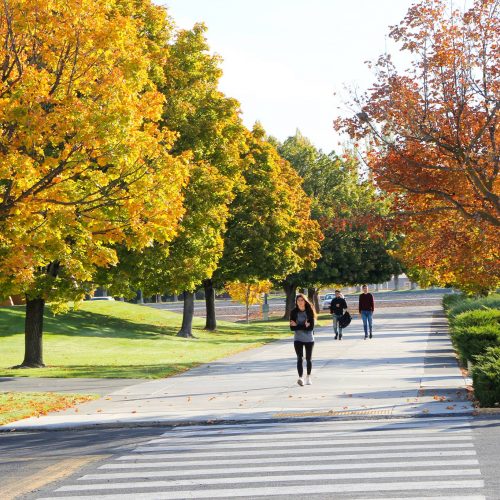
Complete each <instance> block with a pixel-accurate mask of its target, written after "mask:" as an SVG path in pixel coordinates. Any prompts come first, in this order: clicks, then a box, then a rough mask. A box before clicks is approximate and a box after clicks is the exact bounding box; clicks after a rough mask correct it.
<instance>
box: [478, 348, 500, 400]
mask: <svg viewBox="0 0 500 500" xmlns="http://www.w3.org/2000/svg"><path fill="white" fill-rule="evenodd" d="M472 381H473V384H474V394H475V395H476V398H477V399H478V400H479V404H480V405H481V406H494V405H495V404H499V403H500V347H490V348H489V349H487V351H486V352H485V354H483V355H482V356H478V357H477V358H476V364H475V365H474V369H473V370H472Z"/></svg>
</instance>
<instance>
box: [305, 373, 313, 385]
mask: <svg viewBox="0 0 500 500" xmlns="http://www.w3.org/2000/svg"><path fill="white" fill-rule="evenodd" d="M306 385H312V381H311V375H306Z"/></svg>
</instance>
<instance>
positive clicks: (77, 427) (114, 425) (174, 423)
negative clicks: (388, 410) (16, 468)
mask: <svg viewBox="0 0 500 500" xmlns="http://www.w3.org/2000/svg"><path fill="white" fill-rule="evenodd" d="M498 414H500V409H499V411H498ZM474 415H477V413H476V410H468V411H463V412H455V413H453V414H450V413H434V414H432V415H429V414H424V413H422V414H414V415H377V416H376V417H375V416H373V415H372V416H370V415H359V416H357V415H356V416H335V415H333V416H321V417H298V418H293V417H292V418H290V417H289V418H260V419H255V418H254V419H251V418H249V419H241V420H235V419H224V418H221V419H210V420H166V421H160V420H158V421H137V422H102V423H95V424H88V423H87V424H69V425H61V424H52V425H51V424H48V425H47V426H45V427H44V426H30V427H23V428H20V429H15V428H8V429H7V428H5V427H0V433H7V432H61V431H84V430H94V429H95V430H101V429H134V428H147V427H151V428H157V427H189V426H191V427H192V426H206V427H211V426H217V425H249V424H266V423H267V424H269V423H295V422H298V423H301V422H327V421H337V422H354V421H363V420H366V421H368V420H410V419H432V418H448V419H453V418H457V417H462V418H463V417H472V416H474ZM7 425H8V424H7Z"/></svg>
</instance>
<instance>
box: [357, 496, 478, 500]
mask: <svg viewBox="0 0 500 500" xmlns="http://www.w3.org/2000/svg"><path fill="white" fill-rule="evenodd" d="M363 500H380V497H378V498H363ZM384 500H486V497H485V496H484V495H459V496H457V495H453V497H443V496H439V497H384Z"/></svg>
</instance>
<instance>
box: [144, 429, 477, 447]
mask: <svg viewBox="0 0 500 500" xmlns="http://www.w3.org/2000/svg"><path fill="white" fill-rule="evenodd" d="M392 436H393V435H392V434H391V437H388V436H385V437H380V438H379V437H368V438H365V437H364V436H363V437H362V438H361V437H360V436H359V434H357V435H356V437H359V439H337V437H338V436H337V435H336V434H330V433H329V434H327V433H325V434H322V433H316V432H311V433H308V434H307V438H308V439H307V440H304V441H301V440H296V441H295V443H296V444H308V443H311V442H315V441H316V440H317V439H318V438H319V440H320V441H321V442H323V443H335V444H368V443H370V444H372V443H406V442H411V443H426V442H431V443H435V442H437V441H470V440H471V439H472V434H467V435H465V436H461V435H457V436H425V437H414V436H409V435H408V433H406V434H401V435H399V436H395V437H392ZM340 437H343V436H340ZM289 439H290V436H286V435H285V436H281V435H280V434H269V435H262V436H248V435H246V436H238V437H233V436H220V437H215V438H214V437H210V438H207V437H206V436H204V440H203V441H204V442H208V441H209V442H210V447H211V448H212V449H213V448H228V447H231V446H232V444H230V443H237V444H238V445H240V446H244V447H248V446H262V445H261V444H260V443H258V442H257V441H267V442H269V441H271V440H272V441H273V444H274V445H279V444H280V443H282V442H286V441H288V440H289ZM199 442H200V441H199V439H196V440H189V439H188V438H180V439H179V438H176V437H173V438H172V439H168V438H160V439H152V440H151V441H148V442H147V443H145V444H152V445H157V444H162V443H167V444H168V445H176V446H177V445H185V446H189V447H190V448H191V449H196V448H206V445H205V444H199ZM243 443H244V444H243ZM252 443H253V444H252Z"/></svg>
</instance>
